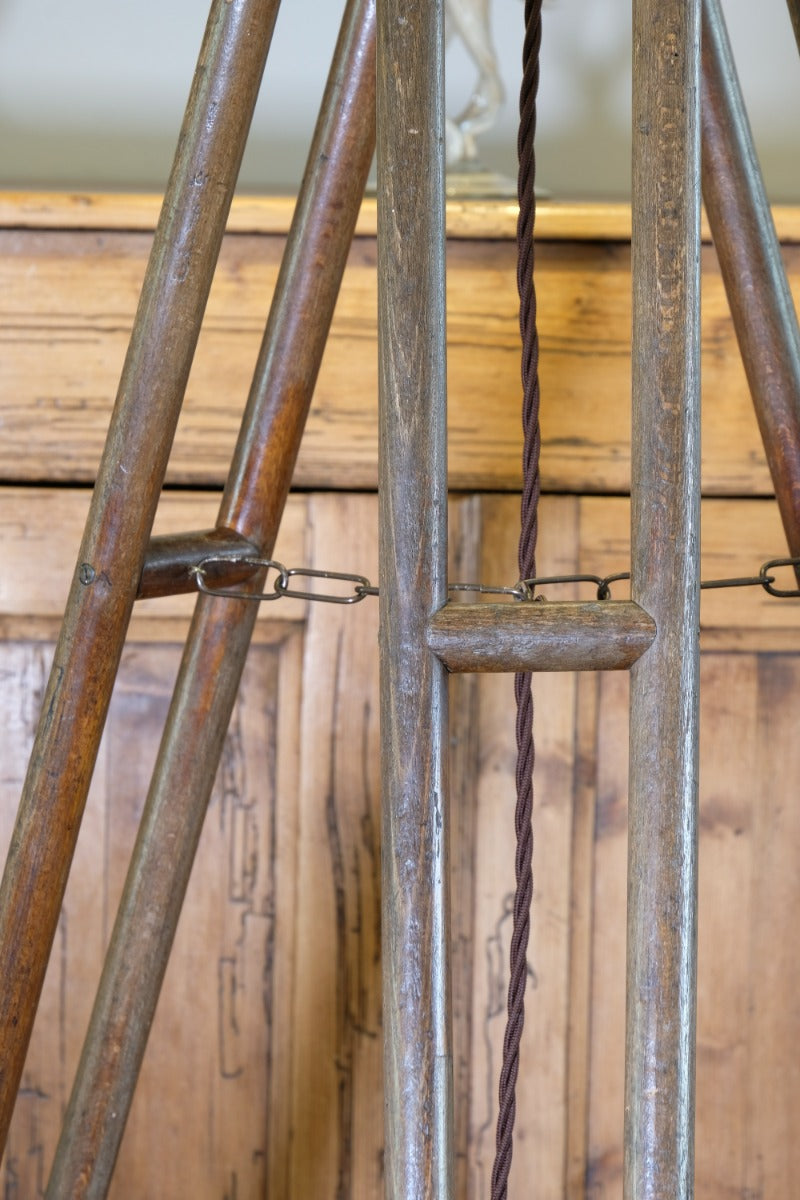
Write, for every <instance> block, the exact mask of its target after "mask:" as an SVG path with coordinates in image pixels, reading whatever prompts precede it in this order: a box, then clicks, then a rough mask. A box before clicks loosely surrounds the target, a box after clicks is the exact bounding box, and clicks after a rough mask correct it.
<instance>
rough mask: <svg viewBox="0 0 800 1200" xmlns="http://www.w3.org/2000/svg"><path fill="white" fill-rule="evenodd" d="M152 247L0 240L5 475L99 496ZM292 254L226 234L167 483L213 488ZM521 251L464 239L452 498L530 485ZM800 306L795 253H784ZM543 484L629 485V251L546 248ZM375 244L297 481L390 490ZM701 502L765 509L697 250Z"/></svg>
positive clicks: (363, 254) (734, 372)
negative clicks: (751, 503)
mask: <svg viewBox="0 0 800 1200" xmlns="http://www.w3.org/2000/svg"><path fill="white" fill-rule="evenodd" d="M149 245H150V235H149V234H147V233H126V232H121V231H118V230H110V231H97V230H92V231H89V230H73V231H68V232H59V231H41V230H34V231H30V230H5V231H0V347H2V354H1V355H0V430H2V439H1V440H0V478H2V479H5V480H9V481H17V480H20V481H21V480H28V481H36V482H45V481H47V480H51V481H52V480H62V481H71V482H76V481H77V482H90V481H92V479H93V477H94V472H95V469H96V464H97V462H98V460H99V456H100V452H101V448H102V445H103V441H104V437H105V430H106V427H107V424H108V417H109V413H110V407H111V404H112V403H113V398H114V395H115V393H116V384H117V380H118V377H119V372H120V368H121V364H122V360H123V357H124V353H125V349H126V345H127V336H128V330H129V329H130V326H131V322H132V320H133V314H134V311H135V307H136V303H137V300H138V295H139V288H140V284H141V280H142V276H143V272H144V267H145V262H146V257H147V254H148V251H149ZM282 249H283V238H282V237H281V236H280V235H279V234H274V235H271V236H258V235H253V234H229V235H228V236H227V238H226V240H225V245H224V249H223V253H222V257H221V261H220V268H219V271H218V276H217V278H216V280H215V283H214V286H213V288H212V292H211V297H210V300H209V306H208V312H207V317H206V322H205V327H204V330H203V333H202V335H201V338H200V345H199V348H198V352H197V358H196V362H195V367H194V370H193V372H192V376H191V379H190V381H189V387H188V392H187V398H186V404H185V408H184V412H183V416H182V418H181V422H180V425H179V430H178V435H177V439H176V443H175V450H174V454H173V457H172V462H171V466H170V470H169V475H168V481H169V482H170V483H172V484H181V485H185V486H192V487H207V486H219V485H220V483H221V482H222V480H223V478H224V475H225V472H226V470H227V465H228V462H229V460H230V454H231V450H232V447H233V443H234V440H235V436H236V430H237V428H238V424H239V419H240V416H241V412H242V408H243V405H244V401H245V398H246V396H247V390H248V386H249V381H250V375H251V372H252V370H253V365H254V363H255V359H256V354H257V352H258V347H259V344H260V339H261V332H262V329H263V325H264V321H265V318H266V312H267V306H268V303H269V298H270V296H271V293H272V288H273V286H274V282H275V278H276V275H277V270H278V265H279V262H280V255H281V252H282ZM514 254H515V251H514V247H513V244H512V243H511V242H509V241H507V240H491V241H490V240H470V239H465V240H456V239H453V240H451V242H450V244H449V253H448V341H449V360H448V378H449V394H450V428H449V469H450V481H451V486H452V487H453V488H457V489H472V488H485V489H500V490H508V489H511V490H514V489H517V488H518V487H519V486H520V483H521V474H520V465H519V464H520V434H519V419H518V406H519V383H518V379H519V368H518V362H517V340H518V331H517V298H516V285H515V274H514V270H515V267H514ZM786 261H787V267H788V270H789V274H790V278H791V282H792V286H793V288H794V290H795V294H796V295H800V246H794V245H792V246H788V247H787V248H786ZM537 269H538V273H539V275H538V278H539V283H538V288H539V293H540V312H541V317H540V320H541V343H542V387H543V391H544V393H545V394H546V395H547V396H548V397H549V402H548V404H547V405H546V407H545V409H544V412H543V418H542V421H543V459H542V472H543V485H544V487H545V488H546V489H548V490H553V491H570V492H576V493H584V492H624V491H627V490H628V488H629V486H630V465H629V459H630V435H629V428H628V425H629V407H630V405H629V401H630V367H629V346H630V251H629V246H628V245H627V243H624V242H602V241H597V242H582V243H576V242H574V241H572V242H565V241H557V242H551V243H544V244H542V245H541V246H540V249H539V252H538V259H537ZM375 312H376V284H375V242H374V239H373V238H367V237H360V238H357V239H356V242H355V244H354V248H353V251H352V253H351V256H350V263H349V267H348V270H347V274H346V277H345V282H344V286H343V289H342V294H341V297H340V301H339V305H338V309H337V313H336V316H335V318H334V322H333V328H332V331H331V337H330V343H329V347H328V350H327V353H326V355H325V359H324V362H323V367H322V371H321V375H320V379H319V383H318V386H317V391H316V395H315V399H314V403H313V406H312V411H311V417H310V421H309V425H308V430H307V434H306V438H305V441H304V443H303V448H302V450H301V453H300V459H299V462H298V466H297V475H296V480H297V485H298V486H301V487H314V488H326V487H338V486H340V485H341V483H342V464H343V463H346V464H347V467H346V473H347V479H348V483H349V486H352V487H357V488H374V487H375V486H376V482H377V471H376V462H377V433H376V411H377V410H376V404H377V401H376V396H377V367H376V328H375V325H376V322H375ZM702 336H703V370H704V387H705V392H706V396H707V401H706V404H707V408H708V416H709V419H708V420H707V422H706V427H705V430H704V441H703V480H704V483H703V486H704V491H705V492H706V494H708V495H768V494H770V492H771V488H770V481H769V475H768V472H767V469H766V465H765V462H764V457H763V454H762V453H761V452H760V447H759V441H758V431H757V426H756V422H755V418H754V416H753V413H752V407H751V404H750V399H749V394H748V391H747V385H746V381H745V378H744V372H743V370H742V367H741V364H740V362H739V359H738V354H737V350H736V343H735V337H734V334H733V331H732V328H731V324H730V319H729V316H728V310H727V302H726V299H725V294H724V289H723V286H722V281H721V279H720V276H719V272H718V269H717V267H716V263H715V260H714V256H713V250H712V248H711V247H705V249H704V252H703V334H702Z"/></svg>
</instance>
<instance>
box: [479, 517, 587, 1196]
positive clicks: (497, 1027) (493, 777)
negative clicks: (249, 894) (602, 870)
mask: <svg viewBox="0 0 800 1200" xmlns="http://www.w3.org/2000/svg"><path fill="white" fill-rule="evenodd" d="M482 510H483V521H482V556H481V572H480V577H481V578H483V579H486V580H504V579H507V578H509V577H510V575H509V572H511V570H512V568H514V567H515V566H516V552H517V548H516V541H517V536H518V535H517V528H518V523H519V502H518V499H517V498H516V497H503V498H500V497H485V498H483V500H482ZM576 544H577V502H576V501H575V500H574V499H572V498H566V497H559V498H547V497H545V498H543V500H542V507H541V517H540V543H539V551H538V559H539V563H540V568H541V569H542V570H543V571H544V572H546V573H554V574H556V573H558V574H560V573H565V572H571V571H574V570H575V566H576ZM563 598H564V599H569V598H571V596H570V593H566V594H565V595H564V596H563ZM534 683H535V691H534V704H535V714H534V731H535V740H536V755H537V758H536V770H535V775H534V815H533V829H534V856H533V881H534V889H533V890H534V895H533V908H532V916H531V941H530V946H529V951H528V968H529V985H530V993H529V1001H528V1003H527V1004H526V1019H525V1030H524V1033H523V1039H522V1045H521V1048H520V1075H519V1080H518V1084H517V1123H516V1133H515V1147H514V1176H515V1178H517V1179H518V1180H519V1181H521V1186H522V1187H523V1191H524V1190H525V1189H527V1194H530V1195H532V1196H534V1197H536V1198H537V1200H539V1198H545V1197H546V1198H549V1197H556V1196H563V1195H564V1194H565V1191H566V1176H565V1171H566V1161H567V1138H566V1131H567V1105H568V1096H569V1088H568V1072H567V1061H568V1049H567V1039H568V1030H569V1019H570V1011H569V1010H570V1005H569V995H568V991H569V978H570V953H571V948H570V941H571V911H572V902H573V890H572V889H573V884H572V870H573V868H572V863H571V859H572V840H573V805H572V787H573V782H574V770H575V759H574V753H575V744H574V737H573V728H574V712H575V676H574V675H571V674H566V673H561V674H558V675H556V674H553V675H542V676H541V677H537V678H536V680H535V681H534ZM478 687H479V692H478V695H479V730H480V742H479V762H478V767H479V774H478V780H477V789H478V797H477V799H478V807H477V814H476V821H475V836H476V859H475V883H474V889H475V922H474V930H475V932H474V937H475V948H474V952H473V959H474V983H473V997H472V1004H473V1017H472V1067H471V1074H472V1099H471V1123H470V1179H469V1189H468V1192H467V1195H468V1196H469V1197H470V1200H483V1198H485V1197H486V1196H487V1195H488V1193H489V1186H490V1180H491V1171H492V1160H493V1152H494V1134H495V1122H496V1116H497V1103H498V1099H497V1097H498V1080H499V1071H500V1063H501V1052H502V1044H503V1031H504V1025H505V1017H506V997H507V988H508V956H509V943H510V937H511V928H512V912H513V892H514V850H515V833H514V805H515V797H516V790H515V781H514V776H515V761H516V747H515V734H514V692H513V684H512V680H511V678H510V677H508V676H503V675H495V676H488V675H486V676H481V677H480V679H479V681H478ZM583 1083H584V1086H585V1080H584V1081H583Z"/></svg>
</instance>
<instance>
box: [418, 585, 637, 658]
mask: <svg viewBox="0 0 800 1200" xmlns="http://www.w3.org/2000/svg"><path fill="white" fill-rule="evenodd" d="M655 635H656V624H655V621H654V620H653V618H652V617H651V616H650V615H649V614H648V613H646V612H645V611H644V609H643V608H640V607H639V605H638V604H633V603H632V602H631V601H629V600H602V601H589V602H584V603H578V602H574V601H560V600H559V601H552V602H551V601H544V602H543V603H536V602H533V603H524V604H446V605H445V606H444V608H440V609H439V611H438V612H437V613H434V615H433V617H432V618H431V621H430V624H429V626H428V646H429V647H430V649H431V650H433V652H434V653H435V654H436V655H437V656H438V657H439V658H440V659H441V661H442V662H443V663H444V665H445V666H446V667H447V669H448V670H449V671H455V672H464V671H619V670H627V668H628V667H630V666H631V664H632V663H634V662H636V660H637V658H639V657H640V656H641V655H642V654H644V652H645V650H647V648H648V646H650V644H651V643H652V641H653V639H654V638H655Z"/></svg>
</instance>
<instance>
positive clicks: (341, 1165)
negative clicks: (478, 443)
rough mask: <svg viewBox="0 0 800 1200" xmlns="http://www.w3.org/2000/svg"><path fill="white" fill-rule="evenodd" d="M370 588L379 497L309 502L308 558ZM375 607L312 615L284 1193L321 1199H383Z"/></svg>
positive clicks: (313, 608) (306, 662)
mask: <svg viewBox="0 0 800 1200" xmlns="http://www.w3.org/2000/svg"><path fill="white" fill-rule="evenodd" d="M343 530H347V531H348V535H347V568H348V569H352V570H354V571H358V572H360V573H363V574H365V575H367V576H368V577H369V578H373V579H374V578H375V569H376V567H377V558H378V549H377V504H376V502H375V498H374V497H373V496H369V497H365V496H350V497H348V496H329V497H325V498H324V500H323V499H321V498H320V499H317V498H314V499H312V500H311V502H310V512H309V537H308V546H307V553H308V556H309V561H310V563H311V564H312V565H313V566H314V567H318V568H320V569H323V570H324V569H334V570H337V569H339V568H340V567H341V566H342V565H343V564H342V562H341V561H338V560H337V559H336V558H333V557H332V555H334V554H336V555H338V554H339V553H340V546H341V537H342V531H343ZM377 638H378V610H377V604H376V603H375V601H374V600H370V599H368V600H365V601H364V602H363V603H362V604H359V605H357V606H353V607H349V606H348V607H345V606H341V605H332V604H319V603H317V604H309V612H308V627H307V636H306V643H305V649H304V656H303V706H302V735H301V740H300V744H299V746H298V750H299V755H300V787H299V792H298V807H299V819H298V875H297V885H296V893H295V895H296V900H295V904H296V914H297V916H296V929H297V947H296V970H295V975H294V980H293V986H292V994H293V1007H292V1014H291V1019H290V1022H291V1027H292V1028H293V1029H294V1030H295V1031H296V1035H295V1040H294V1055H293V1058H294V1061H293V1075H292V1080H293V1082H292V1093H291V1112H290V1124H291V1129H292V1145H291V1164H290V1176H289V1180H288V1187H287V1188H286V1190H285V1191H284V1192H279V1193H276V1194H279V1195H287V1196H298V1197H299V1196H314V1197H319V1200H326V1198H329V1200H337V1198H341V1200H345V1198H346V1197H355V1196H373V1195H378V1194H380V1189H381V1185H382V1175H383V1161H382V1148H383V1124H382V1117H383V1109H382V1105H381V1102H380V1101H381V1092H382V1029H381V986H380V895H381V888H380V798H379V792H380V786H379V762H380V756H379V730H378V654H377Z"/></svg>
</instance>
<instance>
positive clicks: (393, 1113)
mask: <svg viewBox="0 0 800 1200" xmlns="http://www.w3.org/2000/svg"><path fill="white" fill-rule="evenodd" d="M377 109H378V138H377V151H378V156H377V157H378V329H379V336H378V377H379V414H378V415H379V439H380V440H379V446H380V450H379V454H380V483H379V529H380V589H381V593H380V679H381V682H380V696H381V707H380V711H381V803H382V813H383V818H382V842H381V847H382V868H383V919H382V924H381V929H382V939H383V941H382V946H383V1030H384V1043H383V1047H384V1060H383V1062H384V1104H385V1147H384V1150H385V1158H384V1162H385V1173H386V1174H385V1188H386V1197H387V1200H404V1198H405V1197H407V1196H426V1197H430V1198H431V1200H447V1198H448V1197H449V1196H450V1195H451V1194H452V1188H453V1177H454V1166H455V1164H454V1139H453V1061H452V1054H453V1048H452V1012H451V999H450V985H451V979H450V886H449V885H450V880H449V871H450V865H449V863H450V859H449V844H450V808H449V796H448V782H447V780H448V758H449V755H448V708H447V702H448V692H447V677H446V672H445V670H444V667H443V666H442V664H441V663H440V662H439V661H438V659H437V658H436V656H435V655H434V654H432V653H431V651H430V650H429V649H428V647H427V645H426V642H425V632H426V627H427V623H428V620H429V618H430V616H431V614H432V613H433V612H435V611H436V609H438V608H440V607H441V606H442V604H443V603H444V601H445V600H446V598H447V377H446V372H447V363H446V348H445V322H446V312H445V229H444V153H443V146H444V5H443V2H442V0H433V3H431V4H427V5H420V4H418V3H416V2H415V0H383V3H381V4H379V7H378V90H377Z"/></svg>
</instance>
